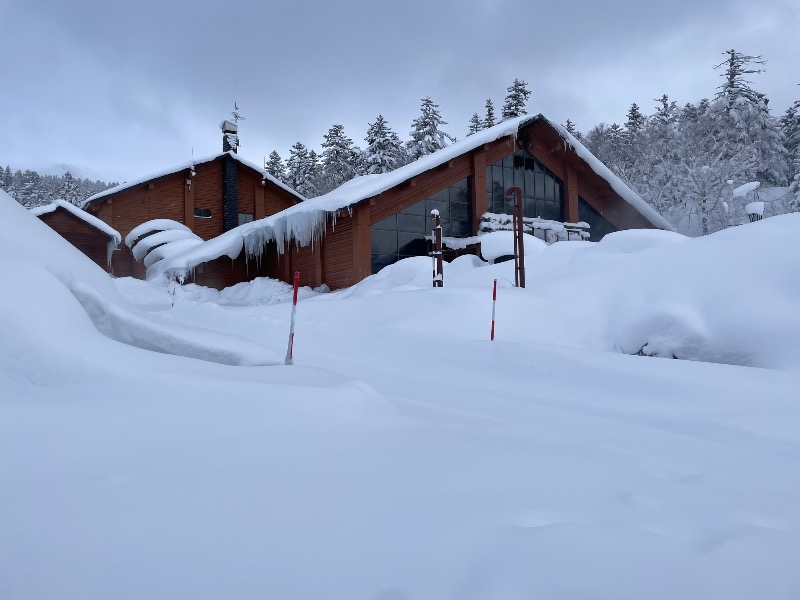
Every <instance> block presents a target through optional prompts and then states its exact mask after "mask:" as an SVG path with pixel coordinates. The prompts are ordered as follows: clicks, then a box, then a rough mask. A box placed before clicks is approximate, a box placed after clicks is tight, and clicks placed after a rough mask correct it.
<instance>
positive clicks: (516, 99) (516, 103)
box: [503, 79, 531, 121]
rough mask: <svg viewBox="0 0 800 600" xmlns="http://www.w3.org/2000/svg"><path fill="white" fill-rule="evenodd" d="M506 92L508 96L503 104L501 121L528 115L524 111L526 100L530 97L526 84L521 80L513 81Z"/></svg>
mask: <svg viewBox="0 0 800 600" xmlns="http://www.w3.org/2000/svg"><path fill="white" fill-rule="evenodd" d="M507 91H508V95H507V96H506V99H505V102H504V103H503V120H504V121H505V120H506V119H513V118H514V117H519V116H522V115H526V114H528V111H527V110H525V105H526V104H527V102H528V98H530V97H531V92H530V90H529V89H528V84H527V83H525V82H524V81H522V80H521V79H514V83H512V84H511V85H510V86H508V88H507Z"/></svg>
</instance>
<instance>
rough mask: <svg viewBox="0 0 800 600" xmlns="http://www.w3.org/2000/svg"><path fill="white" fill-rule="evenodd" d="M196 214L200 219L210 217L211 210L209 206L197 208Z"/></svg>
mask: <svg viewBox="0 0 800 600" xmlns="http://www.w3.org/2000/svg"><path fill="white" fill-rule="evenodd" d="M194 216H195V217H197V218H198V219H210V218H211V211H210V210H209V209H207V208H195V209H194Z"/></svg>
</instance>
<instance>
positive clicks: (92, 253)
mask: <svg viewBox="0 0 800 600" xmlns="http://www.w3.org/2000/svg"><path fill="white" fill-rule="evenodd" d="M39 219H41V221H42V222H43V223H45V224H46V225H48V226H50V228H51V229H53V230H54V231H55V232H56V233H58V234H59V235H61V237H63V238H64V239H66V240H67V241H68V242H69V243H71V244H72V245H73V246H75V247H76V248H77V249H78V250H80V251H81V252H83V253H84V254H85V255H86V256H88V257H89V258H90V259H91V260H92V261H94V262H95V263H97V265H98V266H99V267H100V268H101V269H103V270H104V271H105V270H107V269H108V266H107V260H106V259H107V256H108V255H107V252H108V243H109V242H110V241H111V239H110V238H109V237H108V236H107V235H106V234H104V233H103V232H102V231H100V230H99V229H95V228H94V227H92V226H91V225H89V224H88V223H87V222H86V221H82V220H81V219H79V218H77V217H76V216H75V215H73V214H71V213H69V212H67V211H66V210H64V209H63V208H57V209H56V210H54V211H53V212H50V213H45V214H43V215H41V216H40V217H39Z"/></svg>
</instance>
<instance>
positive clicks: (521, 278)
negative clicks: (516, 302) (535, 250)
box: [506, 186, 525, 288]
mask: <svg viewBox="0 0 800 600" xmlns="http://www.w3.org/2000/svg"><path fill="white" fill-rule="evenodd" d="M506 195H507V196H511V195H513V196H514V219H513V220H514V266H515V269H514V271H515V272H514V280H515V282H516V283H517V285H518V286H519V287H521V288H524V287H525V228H524V227H523V221H522V190H521V189H520V188H518V187H516V186H515V187H511V188H508V189H507V190H506Z"/></svg>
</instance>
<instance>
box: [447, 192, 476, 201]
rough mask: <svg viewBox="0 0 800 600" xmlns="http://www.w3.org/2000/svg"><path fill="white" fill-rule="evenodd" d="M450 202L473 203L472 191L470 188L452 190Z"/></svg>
mask: <svg viewBox="0 0 800 600" xmlns="http://www.w3.org/2000/svg"><path fill="white" fill-rule="evenodd" d="M450 203H451V204H453V203H456V204H472V193H471V192H470V190H469V189H464V190H450Z"/></svg>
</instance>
